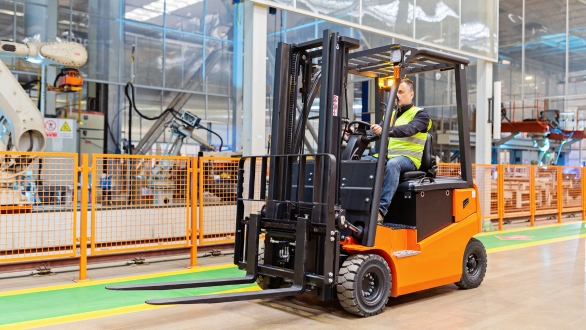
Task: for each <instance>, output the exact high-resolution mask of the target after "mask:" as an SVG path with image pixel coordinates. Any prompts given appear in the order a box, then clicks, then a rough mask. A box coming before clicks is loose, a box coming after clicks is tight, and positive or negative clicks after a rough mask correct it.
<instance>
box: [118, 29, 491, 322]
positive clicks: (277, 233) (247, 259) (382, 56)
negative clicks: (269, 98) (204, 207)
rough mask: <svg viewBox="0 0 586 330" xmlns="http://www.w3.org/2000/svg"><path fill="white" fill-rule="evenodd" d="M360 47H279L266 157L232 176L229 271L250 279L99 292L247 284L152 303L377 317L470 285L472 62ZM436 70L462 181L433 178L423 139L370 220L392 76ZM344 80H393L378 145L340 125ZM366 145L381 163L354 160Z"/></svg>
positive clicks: (474, 205) (476, 270)
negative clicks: (450, 76)
mask: <svg viewBox="0 0 586 330" xmlns="http://www.w3.org/2000/svg"><path fill="white" fill-rule="evenodd" d="M358 48H359V41H358V40H356V39H352V38H348V37H345V36H340V35H339V34H338V33H332V32H330V31H329V30H326V31H324V32H323V38H321V39H317V40H312V41H309V42H305V43H300V44H288V43H284V42H281V43H279V46H278V48H277V55H276V63H275V66H276V68H275V82H274V84H275V88H274V90H275V92H274V93H275V94H274V104H273V117H272V120H273V122H272V144H271V150H270V155H268V156H250V157H243V158H242V159H241V160H240V163H239V169H238V187H237V216H236V222H235V225H236V228H235V229H236V241H235V251H234V264H236V265H237V266H238V267H239V268H240V269H242V270H245V271H246V276H244V277H240V278H227V279H216V280H204V281H186V282H172V283H153V284H146V285H126V286H116V287H108V289H111V290H172V289H182V288H196V287H209V286H221V285H232V284H246V283H254V282H256V283H258V285H259V286H260V287H261V288H262V289H263V290H260V291H254V292H240V293H229V294H215V295H206V296H191V297H180V298H172V299H158V300H149V301H147V303H149V304H156V305H162V304H201V303H221V302H228V301H239V300H250V299H266V298H275V297H286V296H297V295H302V294H312V295H315V296H317V298H318V299H319V300H330V299H338V300H339V301H340V304H341V305H342V307H343V308H344V309H345V310H346V311H348V312H350V313H353V314H356V315H360V316H372V315H376V314H379V313H380V312H381V311H382V310H383V309H384V308H385V305H386V304H387V302H388V299H389V297H397V296H400V295H404V294H408V293H411V292H416V291H420V290H425V289H429V288H433V287H437V286H442V285H446V284H450V283H455V284H456V285H457V286H458V287H460V288H462V289H472V288H475V287H478V286H479V285H480V284H481V283H482V280H483V278H484V275H485V273H486V267H487V257H486V250H485V248H484V246H483V245H482V243H481V242H480V241H478V240H476V239H474V238H473V236H474V235H475V234H477V233H478V232H480V230H481V217H480V203H479V201H478V192H477V189H476V187H475V186H474V184H473V183H472V164H471V158H470V134H469V118H468V100H467V89H466V68H467V65H468V63H469V61H468V59H466V58H464V57H460V56H456V55H451V54H448V53H445V52H438V51H435V50H431V49H427V48H414V47H406V46H401V45H396V44H394V45H388V46H384V47H379V48H374V49H369V50H362V51H356V50H357V49H358ZM432 71H447V72H454V75H455V85H456V99H457V114H458V134H459V141H460V159H461V177H459V178H454V177H441V176H436V173H435V169H436V166H435V165H434V158H433V155H432V137H431V134H428V138H427V142H426V145H425V149H424V155H423V159H422V165H421V167H420V168H419V170H418V171H413V172H407V173H403V174H402V176H401V179H400V184H399V188H398V189H397V192H396V194H395V196H394V198H393V200H392V202H391V205H390V208H389V212H388V214H387V216H386V218H385V219H384V221H382V222H379V221H377V214H378V208H379V202H380V197H381V189H382V183H383V177H384V170H385V162H386V158H387V152H388V150H387V149H386V146H387V145H388V132H389V129H390V128H391V123H392V119H393V118H394V116H395V111H396V110H395V107H396V104H395V103H396V96H397V89H398V85H399V84H398V82H399V81H400V79H401V78H404V77H406V76H409V75H414V74H418V73H424V72H432ZM348 74H353V75H359V76H363V77H369V78H372V79H374V80H375V85H377V86H378V85H379V82H380V83H381V84H380V85H381V86H385V87H389V86H391V87H390V88H385V89H387V91H384V90H382V89H381V90H380V92H379V93H377V98H378V102H380V101H381V100H382V97H385V95H386V99H387V102H386V104H383V105H384V111H381V113H377V115H376V117H377V118H376V121H377V122H379V120H382V121H383V125H382V127H383V131H382V134H381V136H382V138H381V137H379V136H377V135H375V134H373V133H372V132H371V131H370V130H369V125H370V123H367V122H362V121H350V120H349V119H348V118H347V117H348V110H347V109H348V105H347V103H346V92H345V90H346V88H347V79H348ZM318 95H319V118H318V121H319V129H318V130H317V131H318V139H317V141H316V142H317V152H316V153H313V152H312V153H305V151H306V149H309V148H307V147H305V146H304V141H306V139H305V132H306V131H307V127H308V118H309V115H310V109H311V107H312V105H313V103H314V101H315V99H316V98H317V97H318ZM378 102H377V103H378ZM381 103H382V102H381ZM344 110H345V111H344ZM344 112H345V113H344ZM348 130H351V131H352V132H353V133H352V134H351V135H350V136H346V134H345V132H346V131H348ZM343 140H346V142H345V143H343ZM373 143H374V144H376V147H375V149H377V150H376V151H378V153H379V158H378V160H376V161H372V160H362V159H361V158H362V155H363V153H364V152H365V150H367V149H368V148H369V146H372V144H373ZM343 145H345V147H343ZM381 146H382V147H381ZM269 170H270V171H269ZM267 173H270V176H269V180H268V183H267V182H266V180H264V178H265V177H266V176H267ZM261 234H264V244H263V245H262V246H261V245H260V244H259V241H260V236H261Z"/></svg>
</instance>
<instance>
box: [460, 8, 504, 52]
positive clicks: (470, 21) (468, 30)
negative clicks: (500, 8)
mask: <svg viewBox="0 0 586 330" xmlns="http://www.w3.org/2000/svg"><path fill="white" fill-rule="evenodd" d="M497 1H498V0H466V1H462V19H461V25H460V49H462V50H465V51H468V52H472V53H476V54H480V55H484V56H488V57H494V55H495V53H496V49H495V47H496V46H497V45H498V35H497V32H498V31H496V27H497V22H496V20H497V18H498V16H497V15H496V5H497V3H498V2H497Z"/></svg>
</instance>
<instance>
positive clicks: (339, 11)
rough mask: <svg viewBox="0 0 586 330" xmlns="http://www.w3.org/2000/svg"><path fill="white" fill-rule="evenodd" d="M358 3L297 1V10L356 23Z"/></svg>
mask: <svg viewBox="0 0 586 330" xmlns="http://www.w3.org/2000/svg"><path fill="white" fill-rule="evenodd" d="M359 6H360V1H354V0H330V1H326V0H297V8H299V9H305V10H309V11H311V12H314V13H316V14H322V15H327V16H331V17H334V18H338V19H342V20H345V21H349V22H354V23H358V15H359V12H360V8H359Z"/></svg>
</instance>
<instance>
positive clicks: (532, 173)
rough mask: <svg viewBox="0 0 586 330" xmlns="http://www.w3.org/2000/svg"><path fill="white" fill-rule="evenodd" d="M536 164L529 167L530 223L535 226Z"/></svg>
mask: <svg viewBox="0 0 586 330" xmlns="http://www.w3.org/2000/svg"><path fill="white" fill-rule="evenodd" d="M535 195H536V194H535V166H531V167H529V225H530V226H531V227H533V226H535V211H536V209H537V205H536V202H535Z"/></svg>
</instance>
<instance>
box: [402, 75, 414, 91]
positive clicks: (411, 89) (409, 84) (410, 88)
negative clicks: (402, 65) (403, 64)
mask: <svg viewBox="0 0 586 330" xmlns="http://www.w3.org/2000/svg"><path fill="white" fill-rule="evenodd" d="M402 83H405V85H407V86H408V87H409V91H410V92H414V91H415V87H414V85H413V80H411V79H409V78H404V79H402V80H401V82H400V83H399V85H400V84H402Z"/></svg>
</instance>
